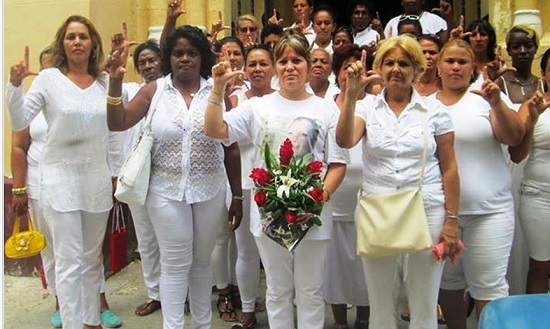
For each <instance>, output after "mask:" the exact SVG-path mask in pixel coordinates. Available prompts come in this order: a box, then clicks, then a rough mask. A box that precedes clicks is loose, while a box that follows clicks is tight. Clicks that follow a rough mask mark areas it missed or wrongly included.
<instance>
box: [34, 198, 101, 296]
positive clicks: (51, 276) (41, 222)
mask: <svg viewBox="0 0 550 329" xmlns="http://www.w3.org/2000/svg"><path fill="white" fill-rule="evenodd" d="M29 214H30V215H31V219H32V222H33V225H34V226H35V228H36V229H37V230H38V231H40V232H41V233H42V234H44V237H45V238H46V247H45V248H44V250H42V251H41V252H40V258H41V259H42V266H43V267H44V276H45V278H46V285H47V290H48V292H49V293H50V294H52V295H53V296H57V289H55V255H54V249H53V241H52V234H51V233H50V227H49V226H48V224H47V223H46V219H45V218H44V212H43V211H42V206H41V204H40V202H39V201H38V200H35V199H30V198H29ZM101 267H102V270H101V285H100V287H99V292H100V293H104V292H105V271H104V266H103V263H101Z"/></svg>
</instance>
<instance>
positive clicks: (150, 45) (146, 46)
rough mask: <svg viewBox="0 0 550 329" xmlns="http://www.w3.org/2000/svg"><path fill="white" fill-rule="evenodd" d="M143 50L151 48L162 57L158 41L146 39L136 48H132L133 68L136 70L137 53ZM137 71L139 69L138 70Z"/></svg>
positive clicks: (137, 65)
mask: <svg viewBox="0 0 550 329" xmlns="http://www.w3.org/2000/svg"><path fill="white" fill-rule="evenodd" d="M144 50H151V51H154V52H155V53H156V54H157V55H158V57H159V58H162V55H161V51H160V46H159V44H158V43H156V41H155V40H147V41H145V42H144V43H140V44H139V45H138V46H137V47H136V49H134V56H133V57H134V68H135V70H136V71H138V67H139V63H138V57H139V54H141V52H142V51H144ZM138 73H139V71H138Z"/></svg>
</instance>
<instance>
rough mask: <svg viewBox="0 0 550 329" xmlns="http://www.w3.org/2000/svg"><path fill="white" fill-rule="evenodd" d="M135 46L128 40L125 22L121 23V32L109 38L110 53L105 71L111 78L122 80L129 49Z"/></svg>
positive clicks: (134, 43) (133, 42)
mask: <svg viewBox="0 0 550 329" xmlns="http://www.w3.org/2000/svg"><path fill="white" fill-rule="evenodd" d="M136 44H137V42H136V41H129V40H128V26H127V25H126V22H122V32H119V33H115V34H114V35H113V36H112V37H111V51H110V53H109V58H108V59H107V70H108V72H109V76H110V77H111V78H122V77H123V76H124V73H126V68H125V66H126V61H127V59H128V53H129V51H130V47H131V46H134V45H136Z"/></svg>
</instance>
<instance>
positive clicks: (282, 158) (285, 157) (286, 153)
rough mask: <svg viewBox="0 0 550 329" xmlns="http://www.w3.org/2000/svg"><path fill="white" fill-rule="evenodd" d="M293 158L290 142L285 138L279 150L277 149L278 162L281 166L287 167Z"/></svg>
mask: <svg viewBox="0 0 550 329" xmlns="http://www.w3.org/2000/svg"><path fill="white" fill-rule="evenodd" d="M293 156H294V150H293V148H292V142H291V141H290V139H288V138H287V139H285V141H284V142H283V144H281V148H280V149H279V162H280V163H281V166H288V165H289V164H290V160H291V159H292V157H293Z"/></svg>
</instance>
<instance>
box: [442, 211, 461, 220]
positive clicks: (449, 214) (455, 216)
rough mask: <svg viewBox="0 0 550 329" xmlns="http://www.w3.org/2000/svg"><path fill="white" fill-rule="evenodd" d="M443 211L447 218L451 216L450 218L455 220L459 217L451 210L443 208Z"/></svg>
mask: <svg viewBox="0 0 550 329" xmlns="http://www.w3.org/2000/svg"><path fill="white" fill-rule="evenodd" d="M445 212H446V213H447V216H445V217H447V218H451V219H456V220H459V219H460V218H459V217H458V216H457V215H455V214H454V213H453V212H452V211H450V210H449V209H445Z"/></svg>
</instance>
